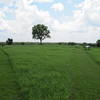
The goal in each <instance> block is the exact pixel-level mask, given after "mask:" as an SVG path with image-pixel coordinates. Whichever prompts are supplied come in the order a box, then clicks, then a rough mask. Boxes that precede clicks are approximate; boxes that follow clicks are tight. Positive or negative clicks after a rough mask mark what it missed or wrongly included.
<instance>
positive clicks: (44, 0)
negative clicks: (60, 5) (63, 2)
mask: <svg viewBox="0 0 100 100" xmlns="http://www.w3.org/2000/svg"><path fill="white" fill-rule="evenodd" d="M31 1H32V0H31ZM53 1H54V0H33V2H53Z"/></svg>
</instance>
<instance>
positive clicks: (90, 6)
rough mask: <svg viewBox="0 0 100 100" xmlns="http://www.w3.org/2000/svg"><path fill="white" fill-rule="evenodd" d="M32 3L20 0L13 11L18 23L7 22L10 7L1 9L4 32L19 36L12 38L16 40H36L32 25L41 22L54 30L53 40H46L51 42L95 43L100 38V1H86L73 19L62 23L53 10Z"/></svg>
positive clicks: (0, 22) (52, 32)
mask: <svg viewBox="0 0 100 100" xmlns="http://www.w3.org/2000/svg"><path fill="white" fill-rule="evenodd" d="M31 2H33V0H32V1H31V0H19V1H17V3H16V6H17V9H15V10H14V12H13V13H14V14H15V16H16V19H15V20H7V19H4V16H5V15H4V11H10V10H11V9H10V8H3V10H0V29H2V30H5V29H6V30H8V32H10V33H15V34H12V35H11V36H12V37H13V39H14V40H15V41H32V26H33V25H35V24H38V23H42V24H45V25H47V26H48V27H49V29H50V30H51V37H52V38H51V39H50V40H46V41H50V42H51V41H75V42H85V41H86V42H95V41H96V40H97V39H98V37H100V17H99V16H100V7H99V5H100V0H85V1H84V2H82V3H80V4H79V5H77V7H78V8H79V9H78V10H75V11H74V12H73V16H72V17H69V18H68V19H63V20H62V22H60V21H59V20H58V19H56V18H54V17H52V15H51V13H50V12H49V11H44V10H41V9H39V8H38V7H37V6H36V5H30V3H31ZM57 7H58V6H57ZM58 9H59V7H58V8H57V11H62V10H61V9H60V10H58ZM63 9H64V8H63ZM60 17H62V15H61V16H60Z"/></svg>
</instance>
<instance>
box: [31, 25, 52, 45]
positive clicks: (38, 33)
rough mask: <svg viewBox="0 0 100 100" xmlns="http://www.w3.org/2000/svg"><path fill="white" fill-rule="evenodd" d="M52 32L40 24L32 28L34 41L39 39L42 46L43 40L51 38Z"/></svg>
mask: <svg viewBox="0 0 100 100" xmlns="http://www.w3.org/2000/svg"><path fill="white" fill-rule="evenodd" d="M49 34H50V31H49V30H48V27H47V26H45V25H43V24H38V25H35V26H34V27H32V35H33V38H34V39H39V40H40V43H41V44H42V40H44V39H45V38H50V35H49Z"/></svg>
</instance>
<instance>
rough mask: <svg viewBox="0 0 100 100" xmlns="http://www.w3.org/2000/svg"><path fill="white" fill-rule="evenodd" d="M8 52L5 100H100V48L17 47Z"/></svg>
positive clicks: (1, 79)
mask: <svg viewBox="0 0 100 100" xmlns="http://www.w3.org/2000/svg"><path fill="white" fill-rule="evenodd" d="M4 50H5V53H3V52H2V50H1V48H0V99H1V100H100V53H99V52H100V49H99V48H92V49H91V50H90V51H85V50H84V49H83V48H82V47H81V46H79V47H78V48H76V47H75V46H66V45H43V46H40V45H33V46H30V45H23V46H16V45H15V46H12V47H11V46H6V47H5V48H4ZM5 54H8V55H9V56H8V55H5ZM8 57H9V59H8ZM9 62H10V63H9ZM11 65H12V66H13V67H14V69H15V72H14V71H13V70H12V69H11Z"/></svg>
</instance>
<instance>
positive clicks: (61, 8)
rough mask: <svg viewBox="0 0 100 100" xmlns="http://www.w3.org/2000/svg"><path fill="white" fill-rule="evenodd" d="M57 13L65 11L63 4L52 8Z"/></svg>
mask: <svg viewBox="0 0 100 100" xmlns="http://www.w3.org/2000/svg"><path fill="white" fill-rule="evenodd" d="M51 8H52V9H54V10H55V11H63V10H64V5H63V4H62V3H55V4H53V5H52V7H51Z"/></svg>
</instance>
